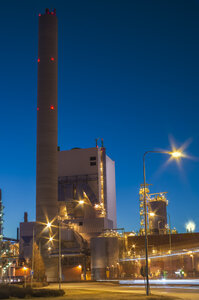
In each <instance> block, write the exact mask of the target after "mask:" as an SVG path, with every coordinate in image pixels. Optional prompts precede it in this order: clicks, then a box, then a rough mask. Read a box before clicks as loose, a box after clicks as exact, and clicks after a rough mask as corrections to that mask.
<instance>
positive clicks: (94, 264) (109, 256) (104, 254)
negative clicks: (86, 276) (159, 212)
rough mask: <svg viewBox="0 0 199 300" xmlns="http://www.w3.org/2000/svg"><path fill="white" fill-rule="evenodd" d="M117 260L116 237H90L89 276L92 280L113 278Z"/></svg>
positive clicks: (117, 242)
mask: <svg viewBox="0 0 199 300" xmlns="http://www.w3.org/2000/svg"><path fill="white" fill-rule="evenodd" d="M118 260H119V240H118V238H117V237H97V238H92V239H91V277H92V279H93V280H103V279H111V278H115V276H116V274H117V268H118Z"/></svg>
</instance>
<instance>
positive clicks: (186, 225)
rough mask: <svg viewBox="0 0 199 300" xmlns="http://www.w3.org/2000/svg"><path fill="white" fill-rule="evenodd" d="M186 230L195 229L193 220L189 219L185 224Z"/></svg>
mask: <svg viewBox="0 0 199 300" xmlns="http://www.w3.org/2000/svg"><path fill="white" fill-rule="evenodd" d="M185 227H186V230H187V232H194V231H195V229H196V224H195V223H194V222H193V221H189V222H188V223H186V224H185Z"/></svg>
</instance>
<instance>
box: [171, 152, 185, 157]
mask: <svg viewBox="0 0 199 300" xmlns="http://www.w3.org/2000/svg"><path fill="white" fill-rule="evenodd" d="M170 154H171V156H172V157H173V158H179V157H182V156H183V155H182V152H180V151H174V152H171V153H170Z"/></svg>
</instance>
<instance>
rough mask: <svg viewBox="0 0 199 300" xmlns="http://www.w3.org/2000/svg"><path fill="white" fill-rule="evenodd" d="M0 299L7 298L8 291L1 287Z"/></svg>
mask: <svg viewBox="0 0 199 300" xmlns="http://www.w3.org/2000/svg"><path fill="white" fill-rule="evenodd" d="M0 299H9V291H8V290H6V289H4V288H1V289H0Z"/></svg>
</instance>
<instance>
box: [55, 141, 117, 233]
mask: <svg viewBox="0 0 199 300" xmlns="http://www.w3.org/2000/svg"><path fill="white" fill-rule="evenodd" d="M58 176H59V201H62V202H63V203H64V201H66V202H67V201H68V202H75V201H74V200H78V199H81V198H82V197H83V198H84V196H83V191H85V192H86V194H87V196H88V198H89V200H90V202H91V204H92V206H93V208H94V206H95V204H100V203H104V208H105V211H106V214H105V215H104V216H103V215H101V216H100V217H104V218H107V219H109V220H110V221H112V222H108V223H107V224H108V225H109V226H110V225H111V224H112V225H111V227H108V228H112V227H115V228H116V226H117V225H116V191H115V163H114V161H112V160H111V159H110V158H109V157H108V156H107V155H106V149H105V148H96V147H95V148H87V149H72V150H68V151H60V152H59V153H58ZM102 187H103V189H102ZM74 190H75V193H76V194H75V195H74ZM102 191H103V192H102ZM67 205H69V204H67ZM71 206H73V204H71ZM70 209H71V207H70V208H69V207H67V210H68V211H69V210H70ZM71 210H73V211H75V215H74V212H73V217H74V216H75V218H79V217H82V218H84V219H85V218H89V219H93V221H94V219H95V218H98V217H99V215H97V211H95V212H92V209H91V207H90V208H89V207H88V206H87V207H86V206H85V207H84V211H82V212H81V211H80V207H79V208H78V211H77V209H75V204H74V207H72V209H71ZM69 214H70V212H69ZM81 214H82V215H81ZM90 223H91V222H90ZM91 226H92V224H91Z"/></svg>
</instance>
